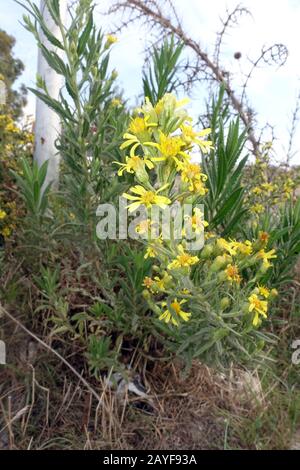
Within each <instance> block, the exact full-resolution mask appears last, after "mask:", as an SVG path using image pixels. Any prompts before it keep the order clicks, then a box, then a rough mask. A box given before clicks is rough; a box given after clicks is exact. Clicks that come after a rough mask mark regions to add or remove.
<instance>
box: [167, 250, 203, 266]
mask: <svg viewBox="0 0 300 470" xmlns="http://www.w3.org/2000/svg"><path fill="white" fill-rule="evenodd" d="M178 251H179V254H178V255H177V256H176V258H175V259H174V260H173V261H172V262H171V263H170V264H169V265H168V269H180V268H188V267H190V266H193V265H194V264H196V263H198V261H199V258H198V256H192V255H190V254H189V253H187V252H186V251H184V248H183V246H182V245H178Z"/></svg>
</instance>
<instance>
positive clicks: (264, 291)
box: [258, 286, 270, 299]
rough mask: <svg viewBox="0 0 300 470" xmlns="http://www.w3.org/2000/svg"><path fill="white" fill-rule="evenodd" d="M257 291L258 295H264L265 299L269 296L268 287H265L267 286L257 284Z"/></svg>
mask: <svg viewBox="0 0 300 470" xmlns="http://www.w3.org/2000/svg"><path fill="white" fill-rule="evenodd" d="M258 292H259V295H261V296H262V297H264V298H265V299H267V298H268V297H270V291H269V289H267V287H264V286H258Z"/></svg>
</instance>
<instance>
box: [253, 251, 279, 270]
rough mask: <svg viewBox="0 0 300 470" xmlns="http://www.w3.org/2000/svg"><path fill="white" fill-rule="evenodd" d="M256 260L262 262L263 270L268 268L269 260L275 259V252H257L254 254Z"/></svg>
mask: <svg viewBox="0 0 300 470" xmlns="http://www.w3.org/2000/svg"><path fill="white" fill-rule="evenodd" d="M256 256H257V258H258V259H262V260H263V265H264V267H265V268H269V267H270V266H271V263H270V261H269V260H270V259H273V258H277V255H275V250H274V249H273V250H270V251H265V250H259V251H258V253H257V254H256Z"/></svg>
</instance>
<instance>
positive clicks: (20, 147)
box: [0, 114, 33, 238]
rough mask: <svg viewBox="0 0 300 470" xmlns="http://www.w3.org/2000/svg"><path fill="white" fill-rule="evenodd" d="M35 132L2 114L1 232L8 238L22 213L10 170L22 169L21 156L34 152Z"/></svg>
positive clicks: (0, 147) (0, 167)
mask: <svg viewBox="0 0 300 470" xmlns="http://www.w3.org/2000/svg"><path fill="white" fill-rule="evenodd" d="M32 144H33V134H32V132H31V131H30V126H29V125H25V126H24V127H23V128H21V127H20V126H19V125H17V123H16V122H15V121H14V120H13V119H12V117H11V116H9V115H7V114H0V156H1V159H0V183H1V191H0V234H1V235H2V236H3V237H4V238H8V237H9V236H10V235H11V233H12V231H13V230H14V229H15V228H16V221H17V218H18V217H19V216H20V215H21V213H20V207H19V209H17V208H18V204H17V201H16V196H15V195H14V194H13V193H12V192H11V189H12V187H13V180H12V178H11V175H10V171H11V170H14V171H16V172H20V171H21V166H20V158H21V157H29V156H31V154H32Z"/></svg>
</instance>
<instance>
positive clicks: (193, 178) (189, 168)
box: [178, 161, 207, 196]
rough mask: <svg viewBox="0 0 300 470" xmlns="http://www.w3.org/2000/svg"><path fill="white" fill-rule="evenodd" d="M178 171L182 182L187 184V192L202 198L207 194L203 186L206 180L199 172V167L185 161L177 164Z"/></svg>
mask: <svg viewBox="0 0 300 470" xmlns="http://www.w3.org/2000/svg"><path fill="white" fill-rule="evenodd" d="M178 169H179V170H181V179H182V181H183V182H184V183H189V191H191V192H196V193H199V194H200V195H202V196H204V195H205V194H206V193H207V189H206V188H205V184H204V182H205V181H206V180H207V176H206V175H205V174H204V173H202V172H201V167H200V165H198V164H197V163H190V162H188V161H185V162H183V163H181V162H180V163H179V165H178Z"/></svg>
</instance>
